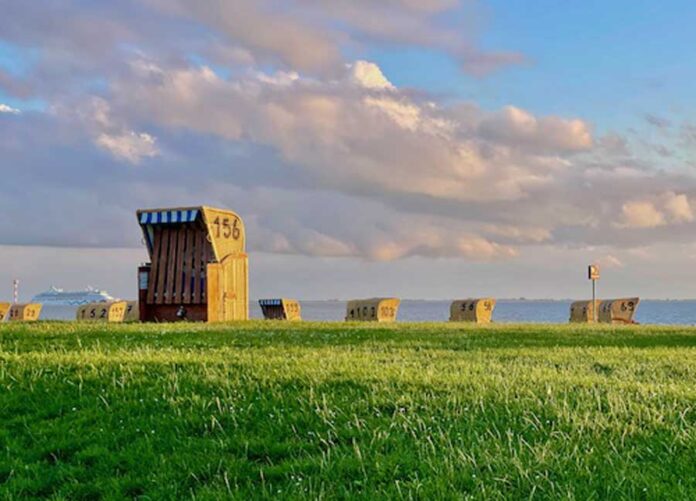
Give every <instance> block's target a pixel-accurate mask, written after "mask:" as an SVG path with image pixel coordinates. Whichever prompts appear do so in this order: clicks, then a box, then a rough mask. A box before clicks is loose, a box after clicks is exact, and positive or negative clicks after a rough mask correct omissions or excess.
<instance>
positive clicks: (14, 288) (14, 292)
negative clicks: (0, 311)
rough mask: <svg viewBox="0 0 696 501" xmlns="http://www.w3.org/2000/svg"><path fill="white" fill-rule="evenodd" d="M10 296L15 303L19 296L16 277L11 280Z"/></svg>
mask: <svg viewBox="0 0 696 501" xmlns="http://www.w3.org/2000/svg"><path fill="white" fill-rule="evenodd" d="M12 296H13V298H14V304H17V300H18V298H19V280H18V279H16V278H15V279H14V280H13V281H12Z"/></svg>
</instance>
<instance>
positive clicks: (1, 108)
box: [0, 103, 20, 115]
mask: <svg viewBox="0 0 696 501" xmlns="http://www.w3.org/2000/svg"><path fill="white" fill-rule="evenodd" d="M0 113H11V114H13V115H18V114H19V113H20V111H19V110H18V109H17V108H13V107H12V106H9V105H7V104H3V103H0Z"/></svg>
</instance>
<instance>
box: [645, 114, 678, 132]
mask: <svg viewBox="0 0 696 501" xmlns="http://www.w3.org/2000/svg"><path fill="white" fill-rule="evenodd" d="M644 118H645V121H646V122H648V123H649V124H650V125H652V126H653V127H656V128H658V129H667V128H669V127H671V126H672V122H671V121H670V120H667V119H666V118H663V117H661V116H658V115H654V114H652V113H646V114H645V116H644Z"/></svg>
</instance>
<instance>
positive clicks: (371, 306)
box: [0, 297, 640, 324]
mask: <svg viewBox="0 0 696 501" xmlns="http://www.w3.org/2000/svg"><path fill="white" fill-rule="evenodd" d="M639 303H640V299H639V298H637V297H636V298H625V299H609V300H604V301H600V300H596V301H595V302H594V303H593V302H592V301H576V302H574V303H572V304H571V305H570V322H572V323H592V322H594V321H595V318H596V320H597V321H598V322H600V323H611V324H632V323H635V321H634V317H635V313H636V310H637V308H638V304H639ZM400 304H401V300H399V299H397V298H370V299H355V300H351V301H348V302H347V304H346V316H345V320H346V321H363V322H394V321H396V318H397V315H398V312H399V306H400ZM495 305H496V300H495V299H493V298H478V299H460V300H456V301H453V302H452V304H451V305H450V317H449V320H450V321H451V322H472V323H477V324H487V323H490V322H491V321H492V319H493V310H494V309H495ZM259 306H260V307H261V311H262V312H263V316H264V318H265V319H267V320H289V321H297V320H302V307H301V306H300V303H299V301H297V300H295V299H287V298H280V299H261V300H259ZM595 310H596V313H595ZM40 316H41V304H38V303H25V304H10V303H0V320H8V321H33V320H39V318H40ZM75 319H76V320H78V321H86V322H89V321H94V322H99V321H101V322H135V321H138V320H139V319H140V318H139V311H138V303H137V301H111V302H100V303H90V304H86V305H83V306H80V307H79V308H78V309H77V312H76V315H75Z"/></svg>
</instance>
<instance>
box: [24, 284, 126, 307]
mask: <svg viewBox="0 0 696 501" xmlns="http://www.w3.org/2000/svg"><path fill="white" fill-rule="evenodd" d="M114 299H115V298H113V297H112V296H110V295H109V293H108V292H106V291H103V290H99V289H95V288H93V287H87V288H86V289H85V290H83V291H66V290H63V289H59V288H57V287H53V286H51V288H50V289H48V290H47V291H44V292H41V293H40V294H37V295H36V296H34V297H33V298H32V299H31V302H32V303H41V304H46V305H48V304H53V305H63V306H80V305H82V304H87V303H100V302H104V301H113V300H114Z"/></svg>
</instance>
